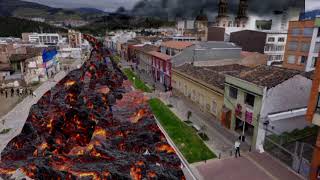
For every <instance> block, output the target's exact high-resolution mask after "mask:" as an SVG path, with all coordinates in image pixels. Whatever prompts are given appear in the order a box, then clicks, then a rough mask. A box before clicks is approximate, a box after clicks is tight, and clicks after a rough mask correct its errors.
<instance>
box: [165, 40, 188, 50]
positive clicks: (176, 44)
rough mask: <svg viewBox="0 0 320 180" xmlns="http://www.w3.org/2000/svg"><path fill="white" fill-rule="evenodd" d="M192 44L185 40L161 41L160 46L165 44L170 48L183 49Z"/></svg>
mask: <svg viewBox="0 0 320 180" xmlns="http://www.w3.org/2000/svg"><path fill="white" fill-rule="evenodd" d="M192 45H193V43H191V42H186V41H166V42H162V43H161V46H165V47H168V48H172V49H185V48H187V47H189V46H192Z"/></svg>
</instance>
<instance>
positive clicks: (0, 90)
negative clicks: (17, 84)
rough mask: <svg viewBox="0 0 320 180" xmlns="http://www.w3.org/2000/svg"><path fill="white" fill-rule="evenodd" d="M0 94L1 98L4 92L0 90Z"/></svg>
mask: <svg viewBox="0 0 320 180" xmlns="http://www.w3.org/2000/svg"><path fill="white" fill-rule="evenodd" d="M0 93H1V96H3V94H4V91H3V89H2V88H1V89H0Z"/></svg>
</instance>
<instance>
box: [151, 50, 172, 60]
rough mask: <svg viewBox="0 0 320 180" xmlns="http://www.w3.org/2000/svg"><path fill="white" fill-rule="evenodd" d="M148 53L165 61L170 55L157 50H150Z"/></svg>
mask: <svg viewBox="0 0 320 180" xmlns="http://www.w3.org/2000/svg"><path fill="white" fill-rule="evenodd" d="M149 54H150V55H152V56H154V57H157V58H159V59H163V60H165V61H168V60H170V59H171V56H169V55H166V54H163V53H160V52H157V51H150V52H149Z"/></svg>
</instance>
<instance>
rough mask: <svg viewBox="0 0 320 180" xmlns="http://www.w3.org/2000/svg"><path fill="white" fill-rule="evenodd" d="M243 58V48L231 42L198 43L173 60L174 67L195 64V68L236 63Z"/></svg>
mask: <svg viewBox="0 0 320 180" xmlns="http://www.w3.org/2000/svg"><path fill="white" fill-rule="evenodd" d="M240 58H241V48H240V47H239V46H236V45H235V44H233V43H229V42H218V41H210V42H197V43H195V44H194V45H192V46H190V47H187V48H186V49H184V50H183V51H182V52H181V53H179V54H177V55H176V56H174V57H173V58H172V64H173V65H174V66H181V65H183V64H185V63H189V64H191V63H193V64H194V65H195V66H214V65H215V66H217V65H224V64H225V63H227V61H228V62H229V63H235V62H236V61H238V60H239V59H240Z"/></svg>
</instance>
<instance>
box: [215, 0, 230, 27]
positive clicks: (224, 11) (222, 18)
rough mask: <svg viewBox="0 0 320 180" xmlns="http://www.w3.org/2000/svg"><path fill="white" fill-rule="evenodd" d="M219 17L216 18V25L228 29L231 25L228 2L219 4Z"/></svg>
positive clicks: (224, 1) (222, 1)
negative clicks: (229, 24)
mask: <svg viewBox="0 0 320 180" xmlns="http://www.w3.org/2000/svg"><path fill="white" fill-rule="evenodd" d="M218 7H219V9H218V16H217V17H216V25H217V26H219V27H227V26H228V23H229V16H228V2H227V0H220V1H219V4H218Z"/></svg>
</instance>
